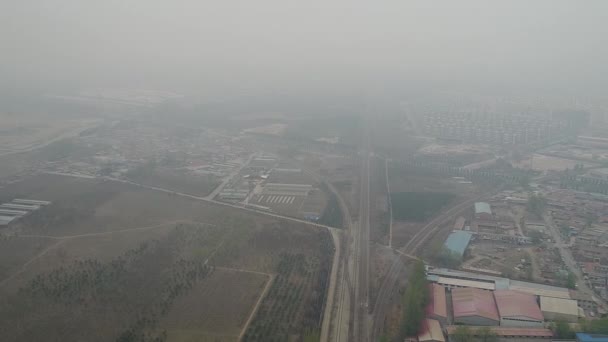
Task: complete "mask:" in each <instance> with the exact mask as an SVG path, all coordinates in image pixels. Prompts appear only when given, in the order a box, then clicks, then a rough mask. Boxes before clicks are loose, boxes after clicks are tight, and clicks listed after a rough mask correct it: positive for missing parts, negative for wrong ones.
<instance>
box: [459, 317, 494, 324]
mask: <svg viewBox="0 0 608 342" xmlns="http://www.w3.org/2000/svg"><path fill="white" fill-rule="evenodd" d="M454 323H457V324H458V323H460V324H465V325H477V326H492V325H498V323H499V322H498V321H495V320H493V319H488V318H485V317H481V316H466V317H454Z"/></svg>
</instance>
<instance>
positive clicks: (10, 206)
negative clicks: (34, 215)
mask: <svg viewBox="0 0 608 342" xmlns="http://www.w3.org/2000/svg"><path fill="white" fill-rule="evenodd" d="M0 208H2V209H14V210H27V211H33V210H38V209H40V206H39V205H29V204H16V203H4V204H2V205H0Z"/></svg>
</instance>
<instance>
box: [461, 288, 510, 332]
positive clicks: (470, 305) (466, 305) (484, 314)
mask: <svg viewBox="0 0 608 342" xmlns="http://www.w3.org/2000/svg"><path fill="white" fill-rule="evenodd" d="M452 307H453V310H454V323H457V324H458V323H459V324H466V325H480V326H489V325H498V324H499V322H500V318H499V316H498V310H497V309H496V303H495V302H494V295H493V294H492V291H486V290H481V289H476V288H457V289H453V290H452Z"/></svg>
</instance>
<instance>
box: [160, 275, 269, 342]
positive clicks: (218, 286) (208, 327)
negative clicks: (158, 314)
mask: <svg viewBox="0 0 608 342" xmlns="http://www.w3.org/2000/svg"><path fill="white" fill-rule="evenodd" d="M268 281H269V277H267V276H265V275H263V274H259V273H251V272H243V271H238V270H227V269H216V270H215V271H214V272H213V274H212V275H211V276H210V277H209V278H208V279H207V280H206V281H205V282H201V283H199V284H197V285H196V286H195V287H194V288H193V289H192V291H190V292H189V293H188V294H187V295H185V296H182V297H180V298H179V299H178V300H177V301H176V302H175V303H174V304H173V306H172V308H171V311H170V312H169V314H168V315H167V317H165V318H164V319H163V321H162V322H161V324H160V327H159V328H160V329H164V330H167V335H168V341H170V342H171V341H175V342H186V341H237V340H238V336H239V334H240V333H241V329H242V328H243V325H244V324H245V322H246V321H247V318H248V313H249V312H250V311H251V310H252V309H253V307H254V305H255V303H256V302H257V300H258V298H259V296H260V295H261V293H262V290H263V288H264V286H265V285H266V283H267V282H268ZM209 308H214V309H213V310H209Z"/></svg>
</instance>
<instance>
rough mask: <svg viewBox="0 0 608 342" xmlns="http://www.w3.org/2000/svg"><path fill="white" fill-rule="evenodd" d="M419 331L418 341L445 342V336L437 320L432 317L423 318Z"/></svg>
mask: <svg viewBox="0 0 608 342" xmlns="http://www.w3.org/2000/svg"><path fill="white" fill-rule="evenodd" d="M420 331H421V333H420V334H418V342H445V336H444V335H443V330H442V329H441V324H439V321H436V320H434V319H428V318H427V319H425V320H424V321H423V322H422V327H421V329H420Z"/></svg>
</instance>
